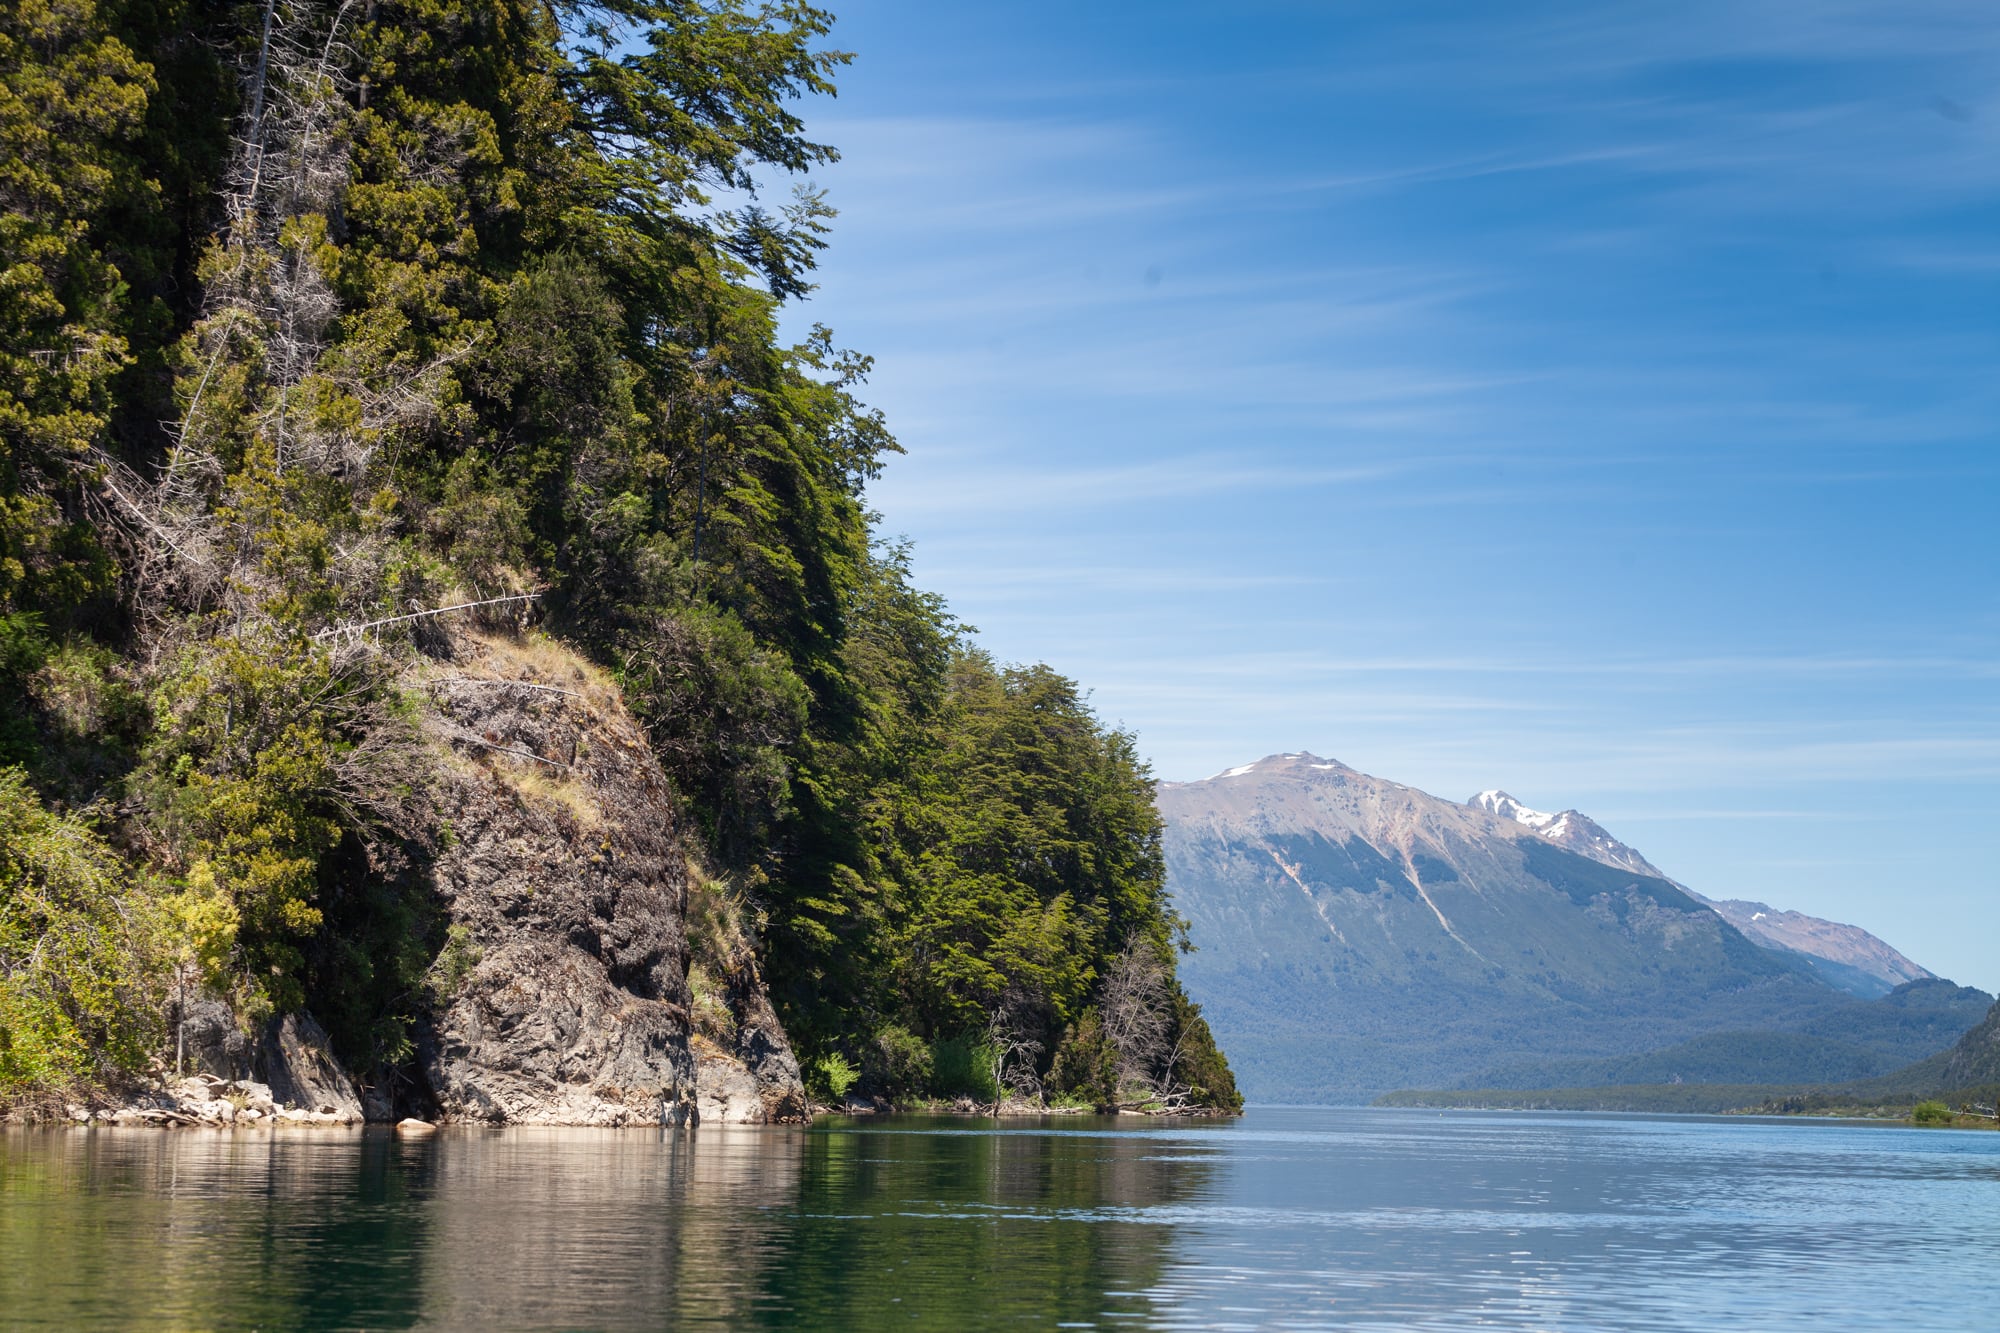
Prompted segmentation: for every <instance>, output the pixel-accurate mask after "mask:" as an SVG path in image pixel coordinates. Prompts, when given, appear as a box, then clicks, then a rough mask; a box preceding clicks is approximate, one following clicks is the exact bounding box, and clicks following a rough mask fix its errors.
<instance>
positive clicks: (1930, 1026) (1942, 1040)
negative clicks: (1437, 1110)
mask: <svg viewBox="0 0 2000 1333" xmlns="http://www.w3.org/2000/svg"><path fill="white" fill-rule="evenodd" d="M1158 799H1159V805H1160V809H1161V812H1162V813H1163V814H1164V815H1165V817H1166V820H1167V839H1166V854H1167V862H1168V868H1169V881H1170V883H1171V885H1172V886H1173V892H1174V901H1175V904H1176V906H1177V907H1178V908H1179V910H1180V911H1181V912H1183V913H1185V914H1186V915H1187V917H1188V919H1189V921H1190V923H1191V933H1192V935H1193V937H1194V940H1195V942H1196V944H1197V945H1198V951H1197V952H1196V953H1195V954H1194V955H1192V956H1191V957H1190V958H1189V959H1188V960H1187V961H1186V963H1185V964H1184V967H1183V971H1184V974H1185V975H1186V977H1187V981H1188V985H1189V987H1190V989H1191V990H1192V991H1193V992H1194V994H1195V995H1196V996H1197V997H1198V998H1199V999H1200V1000H1201V1001H1202V1002H1203V1004H1204V1005H1205V1006H1206V1009H1207V1012H1208V1013H1209V1015H1210V1018H1211V1021H1212V1022H1213V1023H1214V1024H1215V1027H1216V1031H1217V1032H1218V1033H1219V1034H1220V1035H1221V1036H1222V1037H1223V1039H1224V1040H1225V1041H1226V1042H1228V1043H1229V1047H1230V1050H1231V1051H1232V1052H1233V1054H1234V1056H1235V1059H1236V1061H1237V1065H1238V1068H1239V1071H1240V1072H1241V1075H1242V1078H1243V1080H1244V1086H1245V1087H1246V1088H1247V1089H1248V1090H1249V1092H1250V1095H1252V1096H1255V1097H1259V1098H1266V1099H1277V1100H1321V1099H1351V1098H1359V1097H1364V1096H1372V1095H1373V1094H1375V1093H1377V1092H1381V1091H1384V1090H1386V1089H1389V1088H1393V1087H1451V1086H1455V1085H1459V1084H1460V1083H1462V1082H1464V1081H1467V1080H1474V1079H1476V1078H1478V1077H1479V1076H1481V1075H1489V1076H1490V1075H1492V1074H1493V1073H1494V1071H1497V1070H1506V1071H1508V1074H1509V1076H1510V1077H1515V1078H1517V1079H1541V1078H1553V1077H1554V1076H1555V1072H1557V1071H1562V1072H1574V1070H1575V1069H1576V1068H1577V1067H1580V1064H1579V1062H1588V1063H1589V1067H1590V1068H1591V1069H1592V1070H1593V1071H1595V1070H1597V1069H1598V1068H1599V1066H1600V1065H1601V1066H1603V1067H1604V1068H1606V1069H1609V1068H1612V1067H1614V1066H1616V1067H1622V1065H1620V1063H1619V1062H1621V1061H1624V1060H1627V1059H1628V1058H1629V1057H1633V1056H1637V1055H1641V1054H1643V1053H1646V1052H1655V1051H1660V1050H1662V1049H1663V1048H1668V1047H1673V1046H1675V1045H1676V1044H1677V1043H1682V1042H1687V1041H1690V1040H1691V1039H1694V1038H1701V1037H1706V1036H1711V1035H1714V1034H1725V1033H1758V1034H1761V1033H1781V1034H1787V1036H1786V1037H1785V1038H1784V1039H1783V1040H1770V1041H1765V1040H1764V1038H1762V1037H1759V1038H1758V1040H1759V1041H1763V1042H1764V1046H1763V1053H1764V1056H1765V1057H1773V1056H1780V1057H1783V1058H1785V1059H1792V1060H1795V1061H1805V1062H1813V1063H1815V1064H1826V1063H1829V1062H1833V1063H1838V1062H1839V1061H1841V1060H1846V1061H1848V1062H1849V1063H1850V1065H1852V1064H1855V1063H1858V1064H1859V1065H1860V1067H1862V1068H1865V1069H1870V1070H1872V1069H1879V1068H1887V1067H1892V1066H1893V1064H1896V1063H1902V1062H1906V1061H1908V1060H1910V1059H1914V1058H1917V1057H1919V1056H1922V1055H1925V1054H1928V1053H1929V1052H1930V1051H1933V1050H1936V1049H1938V1048H1939V1047H1941V1046H1943V1045H1946V1044H1948V1043H1949V1042H1950V1041H1951V1040H1952V1037H1953V1035H1955V1033H1956V1032H1958V1031H1960V1030H1962V1027H1963V1024H1964V1023H1967V1022H1970V1021H1972V1017H1973V1012H1972V1011H1966V1007H1965V1005H1964V1004H1961V1005H1959V1006H1957V1007H1956V1008H1953V1007H1951V1006H1946V1007H1945V1009H1944V1010H1938V1009H1936V1008H1935V1007H1933V1006H1928V1005H1926V1004H1924V1003H1920V1002H1914V1001H1913V1002H1910V1003H1903V1002H1900V1001H1899V1002H1898V1003H1896V1004H1888V1003H1886V1002H1875V1003H1864V1002H1862V1001H1860V1000H1858V999H1856V998H1854V997H1851V996H1848V995H1846V994H1843V993H1842V992H1840V991H1839V990H1837V989H1835V988H1834V987H1832V986H1830V985H1828V984H1826V983H1825V982H1824V981H1822V980H1821V979H1820V978H1819V977H1818V976H1816V975H1815V974H1814V972H1813V970H1812V969H1811V968H1810V967H1809V966H1807V965H1806V964H1805V963H1804V962H1803V961H1801V960H1797V959H1792V958H1788V957H1787V956H1785V955H1781V954H1778V953H1774V952H1772V951H1770V950H1767V949H1763V948H1760V947H1758V946H1757V945H1755V944H1753V943H1751V942H1750V941H1749V940H1747V939H1745V938H1744V937H1743V935H1742V934H1741V933H1740V932H1738V931H1737V930H1736V929H1735V928H1734V927H1732V926H1730V925H1729V924H1728V922H1726V921H1725V920H1723V919H1722V918H1721V917H1720V916H1718V915H1717V914H1716V913H1715V912H1713V911H1711V910H1709V908H1708V907H1707V906H1706V905H1705V904H1703V903H1701V902H1699V901H1697V900H1695V899H1694V898H1693V897H1691V896H1690V895H1688V894H1687V893H1686V892H1685V891H1683V890H1682V889H1681V888H1680V887H1678V886H1677V885H1675V884H1673V883H1671V882H1670V881H1667V880H1665V879H1663V878H1660V877H1658V876H1657V875H1649V874H1646V873H1644V872H1643V871H1640V870H1637V869H1633V868H1630V867H1628V866H1621V865H1610V864H1606V863H1604V862H1603V861H1600V860H1596V859H1592V858H1590V857H1586V856H1582V855H1578V854H1576V853H1574V852H1571V851H1568V850H1565V849H1564V848H1562V847H1560V846H1557V845H1555V844H1554V843H1552V842H1550V841H1549V840H1547V839H1545V838H1543V837H1540V836H1538V835H1536V834H1534V833H1532V832H1530V831H1529V830H1528V829H1526V828H1523V827H1522V826H1521V825H1520V824H1519V823H1518V822H1516V821H1515V820H1514V819H1513V818H1512V817H1511V816H1510V815H1508V814H1503V813H1496V812H1495V811H1494V810H1492V809H1488V808H1481V807H1480V806H1479V805H1477V804H1460V803H1458V802H1455V801H1446V800H1440V799H1438V798H1436V797H1433V796H1430V795H1428V794H1426V793H1424V792H1420V791H1417V790H1415V789H1413V788H1410V787H1406V786H1403V785H1402V784H1399V783H1394V782H1389V781H1385V780H1383V779H1380V778H1373V777H1369V776H1367V775H1366V774H1362V773H1357V772H1355V771H1354V770H1353V769H1350V768H1347V767H1346V766H1344V765H1342V764H1338V763H1334V762H1331V761H1327V760H1322V759H1318V758H1315V757H1314V756H1312V755H1307V754H1290V755H1274V756H1271V757H1269V758H1267V759H1263V760H1260V761H1258V762H1257V763H1254V764H1246V765H1243V766H1242V767H1240V768H1236V769H1231V770H1230V771H1229V772H1227V773H1224V774H1220V775H1218V776H1217V777H1214V778H1210V779H1208V780H1206V781H1203V782H1191V783H1162V784H1161V785H1160V788H1159V798H1158ZM1947 989H1953V988H1949V987H1947ZM1970 994H1971V995H1972V996H1973V998H1972V999H1971V1000H1970V1001H1968V1003H1970V1004H1973V1005H1977V1004H1980V1003H1983V1002H1984V997H1980V996H1978V995H1977V993H1976V992H1974V993H1970ZM1961 1011H1965V1012H1961ZM1706 1055H1707V1057H1708V1058H1710V1059H1711V1062H1712V1063H1714V1064H1715V1065H1716V1066H1717V1067H1718V1068H1721V1067H1725V1066H1731V1065H1733V1064H1735V1063H1738V1062H1740V1061H1741V1060H1743V1059H1746V1058H1748V1059H1755V1058H1758V1057H1757V1056H1756V1055H1755V1053H1754V1052H1746V1051H1744V1050H1743V1049H1742V1048H1741V1047H1740V1046H1739V1047H1738V1048H1737V1049H1736V1050H1735V1051H1734V1053H1733V1054H1730V1055H1728V1056H1727V1057H1726V1058H1716V1057H1715V1054H1714V1053H1713V1052H1707V1053H1706ZM1551 1062H1567V1063H1559V1064H1552V1063H1551ZM1766 1063H1767V1064H1768V1063H1770V1061H1769V1060H1768V1059H1766ZM1842 1067H1843V1068H1845V1067H1847V1066H1842ZM1679 1072H1680V1071H1679V1070H1676V1069H1667V1070H1665V1073H1664V1074H1663V1077H1669V1078H1670V1077H1673V1076H1674V1075H1675V1074H1677V1073H1679ZM1698 1074H1699V1071H1698V1070H1695V1069H1693V1068H1692V1067H1690V1069H1689V1075H1690V1076H1698ZM1807 1076H1810V1075H1804V1074H1801V1075H1798V1077H1807ZM1792 1077H1794V1075H1793V1074H1791V1073H1789V1072H1787V1071H1785V1070H1784V1069H1782V1068H1779V1067H1777V1066H1775V1065H1774V1066H1772V1067H1771V1068H1770V1069H1769V1071H1768V1073H1767V1079H1768V1081H1771V1082H1777V1081H1782V1080H1787V1079H1790V1078H1792Z"/></svg>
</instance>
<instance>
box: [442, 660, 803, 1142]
mask: <svg viewBox="0 0 2000 1333" xmlns="http://www.w3.org/2000/svg"><path fill="white" fill-rule="evenodd" d="M422 684H423V688H424V690H425V692H426V693H427V695H428V696H429V699H430V701H431V712H430V716H429V718H428V720H427V725H428V727H429V729H430V731H431V734H432V735H433V736H434V737H435V738H436V740H437V741H438V743H439V747H440V750H441V752H442V753H443V754H444V755H445V756H446V760H445V762H444V764H443V765H442V774H443V776H442V778H441V783H440V802H439V803H440V814H441V816H442V819H443V821H444V823H443V825H442V827H443V829H444V831H445V837H444V839H443V846H442V849H441V851H440V852H439V854H438V856H437V858H436V860H435V863H434V866H433V869H432V878H433V881H434V883H435V886H436V889H437V893H438V895H439V897H440V899H441V902H442V905H443V908H444V911H445V913H446V915H447V917H448V919H449V922H450V925H449V930H448V942H447V944H446V945H445V948H444V950H443V952H442V953H441V954H440V955H439V960H438V963H437V965H436V966H435V967H434V968H433V975H434V981H435V985H434V994H435V995H436V1002H435V1003H434V1005H433V1006H432V1007H431V1008H430V1009H429V1011H428V1012H426V1013H425V1014H423V1015H422V1016H421V1018H420V1020H419V1026H418V1040H417V1043H416V1045H417V1063H418V1066H419V1068H420V1070H421V1072H422V1075H423V1078H424V1080H425V1081H426V1082H427V1083H428V1086H429V1090H430V1093H431V1095H432V1096H433V1097H434V1099H435V1102H436V1105H437V1109H438V1112H439V1114H441V1115H442V1116H443V1117H444V1118H446V1119H452V1120H477V1121H489V1122H501V1123H511V1124H524V1123H532V1124H570V1125H656V1124H682V1123H687V1122H690V1121H695V1120H699V1119H701V1118H704V1116H706V1118H709V1119H723V1120H734V1121H765V1120H776V1119H791V1118H798V1117H799V1116H801V1115H802V1114H803V1111H804V1106H805V1102H804V1095H803V1090H802V1089H801V1088H800V1086H799V1075H798V1066H797V1062H796V1061H795V1060H794V1059H793V1058H792V1055H791V1051H790V1047H789V1045H788V1044H787V1042H786V1040H785V1035H784V1032H783V1030H782V1029H781V1028H780V1027H779V1025H778V1021H777V1018H776V1015H775V1014H773V1013H772V1012H771V1010H770V1006H769V1003H768V1001H767V1000H766V999H765V997H764V995H763V993H762V986H761V983H760V982H757V981H756V980H755V977H754V972H753V973H752V974H751V975H750V978H749V983H750V984H749V985H748V986H747V987H740V988H739V990H740V991H741V993H739V994H736V995H735V996H734V997H733V998H732V1001H731V1003H732V1005H733V1009H732V1012H738V1011H740V1012H742V1013H743V1014H744V1015H745V1016H747V1019H748V1021H739V1022H738V1023H737V1025H736V1027H737V1032H738V1034H739V1035H740V1036H741V1038H742V1041H741V1043H740V1044H739V1045H737V1046H735V1047H732V1048H731V1049H727V1050H724V1049H720V1048H714V1047H709V1048H707V1049H704V1050H703V1051H701V1052H700V1053H699V1055H698V1053H697V1051H696V1049H695V1046H694V1045H693V1044H692V1043H691V1037H692V1035H693V1027H694V1025H693V1023H692V1021H691V1016H690V1012H689V1010H690V1004H691V1002H692V996H691V994H690V991H689V986H688V967H689V953H688V939H687V934H686V916H687V907H688V866H687V854H686V851H685V850H684V848H683V846H682V845H681V842H680V840H679V838H678V836H677V831H676V827H675V819H674V814H673V803H672V800H671V798H670V794H669V792H668V789H667V784H666V780H665V778H664V776H663V775H662V774H661V772H660V768H659V765H658V763H657V762H656V761H655V760H654V758H653V755H652V752H651V750H650V749H649V748H648V746H647V743H646V737H645V735H644V733H643V731H642V730H641V729H640V728H639V726H638V724H637V723H636V722H635V721H634V720H633V719H632V718H631V716H630V715H629V714H628V713H627V712H626V711H625V708H624V705H623V703H622V701H621V699H620V697H619V694H618V691H617V689H616V687H615V685H613V684H612V682H610V681H609V680H608V679H606V678H604V677H603V676H602V675H601V674H600V673H598V672H597V671H595V670H594V669H593V668H591V667H589V666H588V665H587V664H586V663H584V662H583V661H582V660H581V659H580V658H577V657H575V656H573V655H571V654H569V653H567V652H565V651H563V650H561V649H559V648H557V647H556V646H554V645H552V644H548V643H528V642H524V641H520V640H513V639H506V638H483V639H482V638H474V637H469V636H468V637H463V638H460V639H459V640H457V641H456V643H455V644H454V648H453V652H452V654H451V659H450V660H447V661H444V662H440V663H437V664H434V666H433V667H432V668H431V669H430V670H429V671H428V672H427V675H426V678H425V679H424V680H423V682H422ZM704 1085H708V1086H707V1087H705V1086H704ZM746 1089H749V1090H750V1092H749V1093H748V1094H746V1092H745V1090H746Z"/></svg>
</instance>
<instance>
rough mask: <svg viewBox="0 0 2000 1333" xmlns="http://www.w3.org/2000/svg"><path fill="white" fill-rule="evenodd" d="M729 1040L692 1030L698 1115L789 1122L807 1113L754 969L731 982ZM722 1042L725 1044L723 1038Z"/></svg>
mask: <svg viewBox="0 0 2000 1333" xmlns="http://www.w3.org/2000/svg"><path fill="white" fill-rule="evenodd" d="M729 1008H730V1011H731V1015H732V1017H733V1019H734V1024H733V1026H734V1027H735V1029H736V1031H735V1035H734V1040H733V1041H731V1040H728V1036H727V1034H726V1033H719V1034H717V1035H718V1036H721V1037H722V1038H723V1041H717V1040H714V1039H711V1038H710V1037H708V1036H705V1035H697V1036H696V1037H695V1040H694V1051H695V1060H696V1074H695V1083H696V1088H697V1090H698V1095H699V1099H700V1110H701V1118H702V1119H703V1120H704V1121H708V1122H711V1123H715V1122H719V1123H723V1124H741V1125H776V1124H792V1123H798V1122H801V1121H805V1120H809V1119H811V1118H812V1109H811V1107H810V1106H808V1105H807V1102H806V1095H805V1087H804V1085H803V1084H802V1083H801V1081H800V1079H799V1062H798V1060H797V1058H795V1057H794V1056H793V1055H792V1048H791V1046H790V1045H789V1044H788V1043H787V1042H786V1041H785V1033H784V1029H783V1028H781V1027H779V1026H778V1015H777V1014H776V1012H774V1011H773V1010H772V1008H771V1001H770V998H769V997H768V996H766V995H765V993H764V988H763V985H762V984H761V982H760V981H759V980H758V978H757V976H756V974H755V973H754V972H751V973H749V974H748V975H747V976H745V977H743V978H742V980H741V981H740V982H739V984H737V985H734V986H731V987H730V995H729ZM724 1042H726V1043H727V1044H724Z"/></svg>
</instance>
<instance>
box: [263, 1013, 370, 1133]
mask: <svg viewBox="0 0 2000 1333" xmlns="http://www.w3.org/2000/svg"><path fill="white" fill-rule="evenodd" d="M255 1065H256V1072H257V1077H258V1080H259V1081H260V1082H263V1083H268V1084H269V1085H270V1088H271V1097H272V1099H273V1100H274V1101H276V1102H279V1103H281V1104H283V1105H286V1106H292V1107H297V1108H298V1109H300V1110H303V1111H310V1112H318V1113H324V1114H326V1115H328V1116H330V1117H331V1118H332V1120H334V1121H338V1122H341V1123H352V1122H354V1121H358V1120H360V1119H361V1097H360V1094H359V1093H357V1092H356V1091H355V1089H354V1080H353V1079H351V1078H349V1077H348V1076H347V1071H346V1070H344V1069H342V1068H341V1067H340V1062H339V1061H337V1060H335V1059H334V1058H333V1051H332V1050H331V1048H330V1047H329V1045H328V1043H327V1036H326V1032H325V1030H324V1029H322V1028H321V1027H320V1025H319V1024H318V1023H316V1022H314V1021H313V1018H312V1015H311V1014H285V1015H283V1016H282V1017H279V1018H274V1019H272V1020H271V1021H270V1022H268V1023H267V1024H265V1026H264V1031H263V1033H262V1034H261V1035H260V1039H259V1041H258V1043H257V1050H256V1060H255Z"/></svg>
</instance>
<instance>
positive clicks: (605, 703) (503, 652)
mask: <svg viewBox="0 0 2000 1333" xmlns="http://www.w3.org/2000/svg"><path fill="white" fill-rule="evenodd" d="M464 639H465V640H466V641H468V642H469V643H471V644H472V645H475V652H474V654H473V660H471V661H468V662H466V663H465V664H464V666H465V667H466V668H467V670H466V672H465V674H468V675H483V676H489V677H492V678H493V679H496V680H520V681H526V682H528V683H530V684H535V685H550V686H554V687H555V688H556V689H560V690H569V691H571V692H573V693H575V694H580V695H582V696H583V697H584V699H585V700H587V701H588V702H589V703H591V704H593V705H595V706H596V707H598V708H602V709H607V710H619V709H622V708H623V706H624V696H623V694H622V693H621V692H620V691H619V689H618V683H617V682H616V681H615V680H613V679H612V678H611V673H609V672H608V671H606V670H604V668H602V667H600V666H598V665H597V664H596V663H594V662H591V661H589V660H588V659H587V658H585V657H584V656H582V654H580V653H578V652H577V651H576V650H574V649H572V648H570V647H569V646H568V645H566V644H564V643H562V642H561V641H560V640H557V639H552V638H550V637H549V636H548V635H546V634H542V633H539V632H536V631H532V630H531V631H529V632H527V633H525V634H503V633H494V632H481V633H472V634H467V635H465V636H464Z"/></svg>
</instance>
